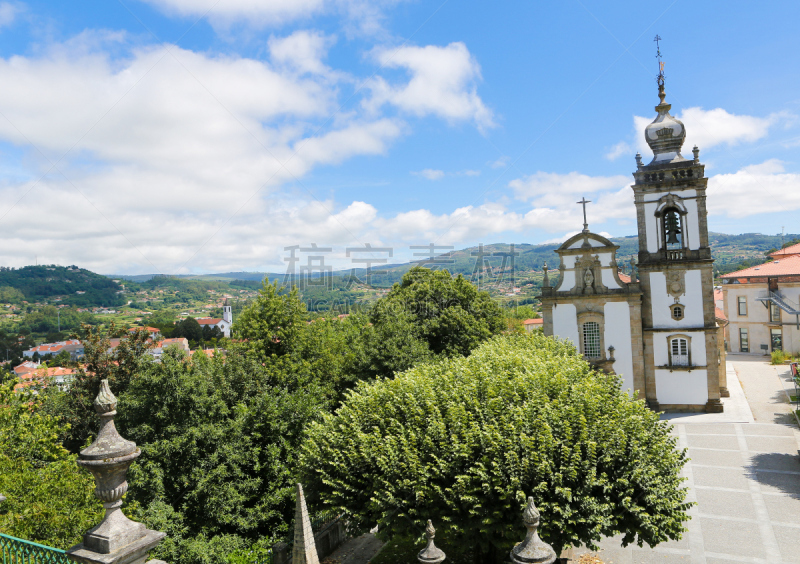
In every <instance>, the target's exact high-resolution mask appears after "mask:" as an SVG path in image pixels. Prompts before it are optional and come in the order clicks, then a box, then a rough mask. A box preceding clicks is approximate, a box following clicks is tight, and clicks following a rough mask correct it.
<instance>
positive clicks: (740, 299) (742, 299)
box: [736, 296, 747, 317]
mask: <svg viewBox="0 0 800 564" xmlns="http://www.w3.org/2000/svg"><path fill="white" fill-rule="evenodd" d="M742 306H744V308H742ZM742 309H744V313H742ZM736 313H737V315H739V317H747V296H736Z"/></svg>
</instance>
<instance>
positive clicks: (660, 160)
mask: <svg viewBox="0 0 800 564" xmlns="http://www.w3.org/2000/svg"><path fill="white" fill-rule="evenodd" d="M658 39H660V37H658V36H656V40H658ZM656 57H657V58H658V70H659V72H658V78H657V81H658V97H659V99H660V103H659V104H658V105H657V106H656V112H658V115H657V116H656V119H654V120H653V121H652V123H650V125H648V126H647V127H646V128H645V129H644V138H645V141H647V144H648V145H649V146H650V149H652V151H653V160H652V162H651V163H650V164H651V165H654V164H664V163H672V162H680V161H685V160H686V159H684V158H683V157H682V156H681V147H682V146H683V142H684V141H685V140H686V128H685V127H684V125H683V122H682V121H680V120H679V119H675V118H674V117H672V116H671V115H670V113H669V110H670V108H672V105H670V104H667V103H666V102H665V101H664V98H666V94H665V92H664V78H665V77H664V63H663V62H662V61H661V51H660V50H659V51H658V54H657V55H656Z"/></svg>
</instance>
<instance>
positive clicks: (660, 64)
mask: <svg viewBox="0 0 800 564" xmlns="http://www.w3.org/2000/svg"><path fill="white" fill-rule="evenodd" d="M653 41H655V42H656V59H658V76H657V77H656V82H657V83H658V96H659V98H661V103H662V104H663V103H664V78H665V77H664V62H663V61H662V60H661V44H660V43H659V41H661V36H660V35H658V34H656V37H655V39H653Z"/></svg>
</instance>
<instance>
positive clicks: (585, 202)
mask: <svg viewBox="0 0 800 564" xmlns="http://www.w3.org/2000/svg"><path fill="white" fill-rule="evenodd" d="M575 203H576V204H581V205H582V206H583V230H584V231H589V224H588V223H586V204H591V203H592V201H591V200H587V199H586V196H582V197H581V201H580V202H575Z"/></svg>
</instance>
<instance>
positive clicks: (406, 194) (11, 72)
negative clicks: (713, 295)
mask: <svg viewBox="0 0 800 564" xmlns="http://www.w3.org/2000/svg"><path fill="white" fill-rule="evenodd" d="M797 21H800V3H797V2H793V1H786V2H780V1H774V2H770V3H768V4H766V5H763V4H757V3H753V2H747V1H727V2H690V1H688V0H667V1H666V2H642V1H641V0H637V1H632V2H622V1H619V2H603V1H599V0H598V1H590V0H564V1H563V2H543V1H531V0H503V1H501V2H485V1H471V0H444V1H441V0H432V1H427V0H418V1H413V0H374V1H370V0H84V1H81V2H48V1H43V0H42V1H38V0H30V1H24V2H23V1H20V2H14V1H12V2H6V1H0V77H2V81H0V237H1V238H2V244H0V265H4V266H13V267H20V266H24V265H28V264H34V263H37V262H38V264H60V265H72V264H75V265H78V266H80V267H83V268H88V269H90V270H93V271H96V272H100V273H105V274H144V273H162V274H190V273H196V274H201V273H212V272H227V271H269V272H283V271H285V270H286V268H287V266H291V265H295V266H297V265H306V264H312V262H313V264H317V265H319V264H323V263H324V265H326V266H332V267H333V268H334V269H338V268H350V267H352V266H364V260H376V261H379V260H385V261H387V262H388V263H397V262H404V261H406V260H409V259H410V258H418V257H420V256H422V254H419V253H424V252H425V251H424V250H419V249H413V248H412V247H415V246H416V247H420V246H429V245H431V244H433V245H435V246H436V250H437V251H438V252H441V251H443V250H446V248H447V247H448V246H452V247H454V248H456V249H460V248H464V247H467V246H472V245H476V244H479V243H485V244H490V243H500V242H502V243H517V244H520V243H530V244H540V243H545V242H548V243H552V242H557V241H562V240H564V239H565V238H566V237H567V236H569V235H571V234H573V233H575V232H577V231H578V230H580V229H581V227H582V223H583V219H582V214H581V207H580V206H579V205H577V204H576V202H577V201H578V200H580V199H581V198H582V197H586V198H587V199H588V200H591V202H592V203H590V204H588V205H587V215H588V221H589V226H590V229H592V230H593V231H595V232H598V233H602V234H604V235H610V236H615V237H616V236H626V235H635V234H636V223H635V208H634V205H633V193H632V190H631V188H630V184H631V182H632V176H631V173H632V172H633V170H634V169H635V161H634V155H635V154H636V152H637V151H640V152H641V153H642V155H643V156H644V159H645V162H647V161H648V160H649V158H648V157H649V156H650V155H652V153H651V152H650V151H649V149H648V148H647V146H646V144H645V143H644V137H643V130H644V127H645V125H646V124H647V123H649V122H650V121H652V119H653V118H654V117H655V110H654V109H653V108H654V106H655V105H656V104H657V103H658V97H657V86H656V81H655V77H656V74H657V72H658V67H657V61H656V58H655V52H656V45H655V43H654V42H653V38H654V36H655V35H656V34H658V35H659V36H660V37H661V38H663V39H662V41H661V42H660V45H661V52H662V55H663V60H664V62H665V74H666V92H667V102H669V103H671V104H672V112H671V113H672V115H674V116H675V117H677V118H679V119H681V120H682V121H683V122H684V123H685V126H686V129H687V140H686V143H685V145H684V156H686V155H689V156H691V147H692V146H693V145H695V144H697V145H698V146H699V148H700V160H701V161H702V162H703V163H705V165H706V175H707V176H708V177H709V188H708V192H707V197H708V200H707V207H708V210H709V222H708V225H709V229H710V230H711V231H716V232H722V233H752V232H758V233H767V234H777V233H780V232H781V229H782V228H783V227H784V226H785V228H786V231H787V233H796V232H798V231H800V228H798V227H797V224H796V223H795V222H793V221H792V220H793V219H795V218H796V217H797V212H798V209H800V165H799V164H798V155H799V154H800V153H799V151H800V119H799V118H798V116H800V76H799V75H798V73H797V72H796V68H797V63H796V61H795V60H794V52H795V50H796V45H795V43H796V41H794V39H795V37H796V34H797V31H796V22H797ZM793 69H794V70H793ZM318 257H322V258H321V259H320V258H318ZM293 259H295V260H293ZM314 261H315V262H314ZM359 261H360V262H359Z"/></svg>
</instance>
